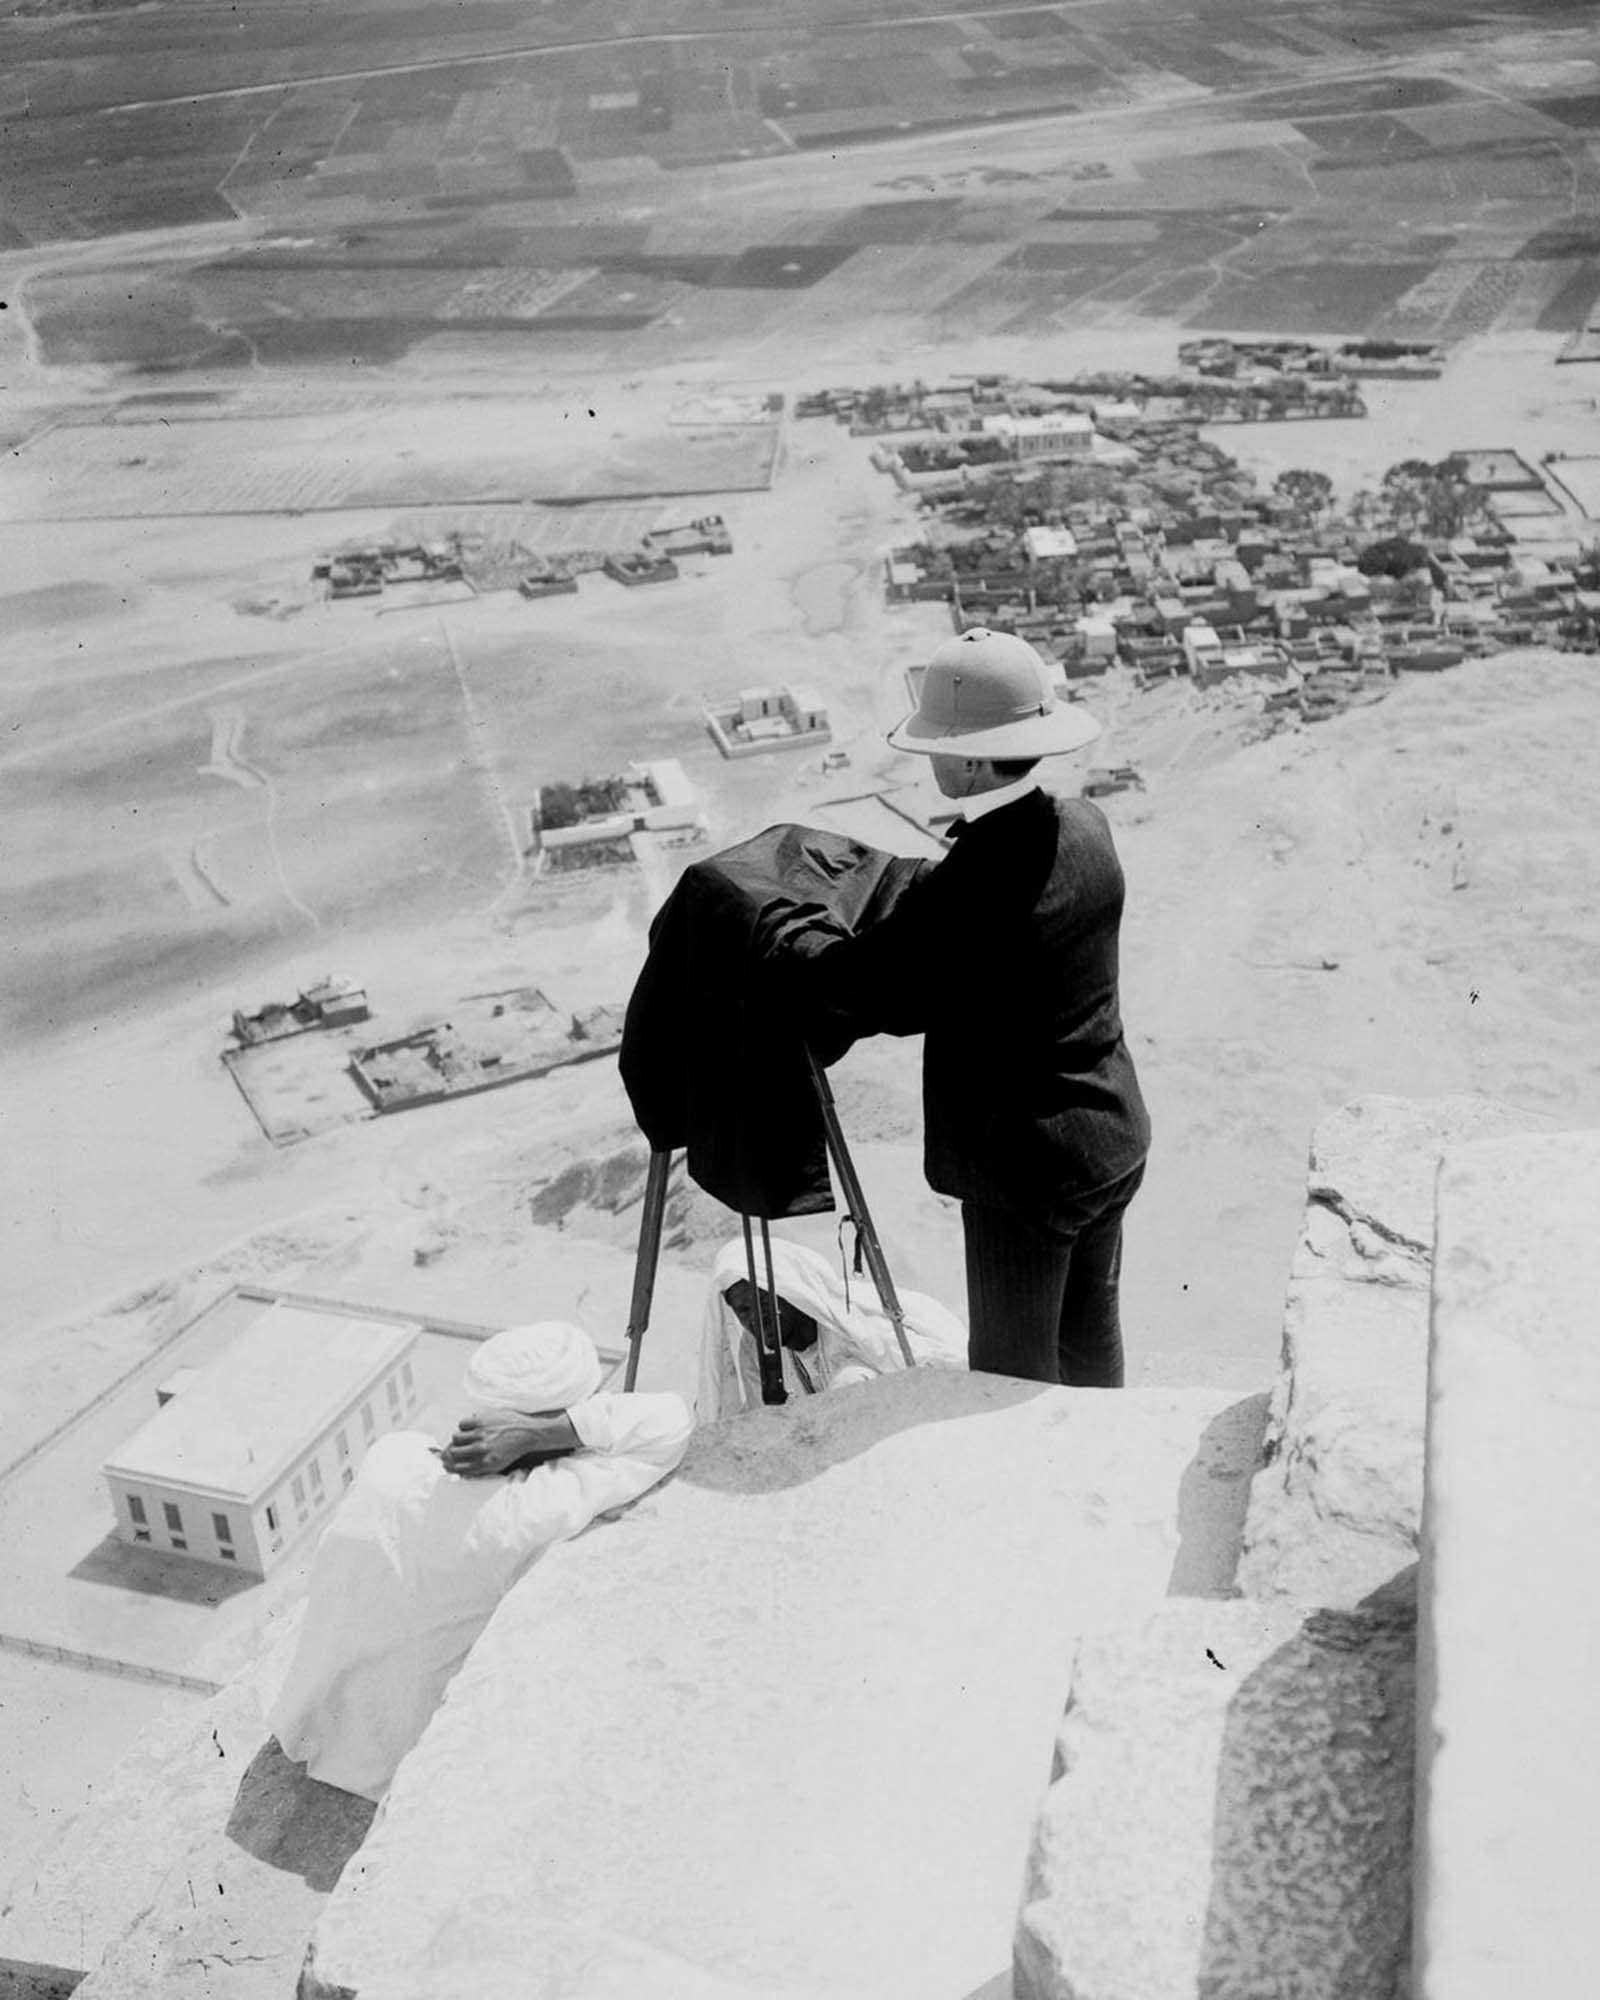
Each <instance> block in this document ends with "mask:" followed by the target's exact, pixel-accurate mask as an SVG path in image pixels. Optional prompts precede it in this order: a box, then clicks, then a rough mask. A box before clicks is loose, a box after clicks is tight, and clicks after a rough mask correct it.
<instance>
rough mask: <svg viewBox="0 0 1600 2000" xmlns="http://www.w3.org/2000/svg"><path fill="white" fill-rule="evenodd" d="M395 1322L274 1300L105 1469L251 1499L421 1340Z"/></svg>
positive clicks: (413, 1329) (128, 1476)
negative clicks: (274, 1303) (320, 1310)
mask: <svg viewBox="0 0 1600 2000" xmlns="http://www.w3.org/2000/svg"><path fill="white" fill-rule="evenodd" d="M418 1331H419V1329H418V1328H417V1327H416V1326H414V1325H407V1324H401V1325H395V1324H394V1323H393V1322H392V1321H388V1320H370V1319H362V1318H358V1317H355V1316H353V1315H350V1314H346V1313H338V1312H318V1311H314V1310H312V1309H310V1308H307V1307H302V1306H294V1305H286V1304H282V1303H280V1304H276V1305H271V1306H268V1307H267V1308H266V1309H265V1310H264V1311H263V1312H262V1313H261V1315H260V1317H259V1318H257V1319H254V1320H252V1321H251V1323H250V1324H249V1326H247V1327H246V1328H245V1329H244V1330H243V1332H242V1333H240V1334H239V1335H238V1336H237V1338H236V1339H235V1340H234V1341H233V1342H232V1343H231V1344H230V1345H229V1346H228V1347H226V1348H224V1349H223V1351H222V1352H221V1353H220V1354H218V1355H217V1356H216V1357H215V1359H214V1360H212V1361H210V1362H208V1363H207V1364H206V1365H205V1366H204V1367H203V1368H202V1369H201V1370H200V1371H199V1373H198V1374H197V1376H196V1377H195V1379H194V1381H192V1382H191V1383H190V1384H189V1385H188V1387H187V1388H185V1389H184V1390H183V1392H182V1393H181V1394H180V1395H177V1396H175V1397H174V1398H173V1399H172V1401H171V1402H170V1403H167V1404H165V1405H164V1406H163V1407H162V1408H161V1409H160V1410H158V1411H157V1412H156V1414H155V1415H154V1416H153V1417H151V1418H150V1419H149V1421H148V1422H147V1423H144V1424H142V1425H141V1426H140V1428H139V1429H138V1430H136V1431H135V1432H134V1434H133V1436H132V1437H130V1438H129V1439H128V1441H127V1442H126V1443H125V1444H123V1445H121V1446H120V1447H119V1448H118V1449H117V1450H116V1451H114V1452H112V1453H111V1455H110V1456H109V1457H108V1458H107V1459H106V1461H105V1464H104V1466H103V1468H102V1469H103V1470H104V1471H105V1472H107V1473H115V1474H118V1475H120V1476H121V1477H123V1478H125V1479H134V1480H146V1481H149V1482H150V1483H151V1484H154V1485H174V1486H185V1487H194V1488H198V1489H199V1490H200V1491H202V1492H205V1493H214V1494H217V1495H219V1496H221V1495H224V1494H225V1495H226V1496H227V1497H228V1498H230V1499H233V1500H240V1501H245V1502H248V1503H253V1502H254V1501H255V1500H256V1499H257V1498H259V1497H260V1496H262V1495H264V1494H266V1493H267V1492H269V1491H270V1490H271V1488H272V1487H273V1486H275V1485H276V1484H277V1482H278V1480H279V1479H280V1478H281V1477H282V1476H283V1474H284V1473H285V1472H287V1470H288V1469H289V1467H290V1465H292V1464H293V1463H294V1461H295V1460H296V1459H297V1458H298V1457H299V1456H300V1455H301V1453H302V1452H304V1451H305V1450H307V1449H308V1448H309V1447H310V1446H311V1445H312V1444H313V1443H314V1442H315V1441H316V1439H317V1438H318V1437H319V1436H320V1435H321V1434H322V1432H323V1431H324V1430H325V1429H326V1427H327V1426H328V1425H329V1424H331V1423H332V1422H333V1420H334V1418H335V1417H337V1416H338V1415H339V1413H340V1412H341V1411H342V1410H345V1409H348V1408H349V1406H350V1405H351V1403H353V1402H354V1401H355V1400H356V1398H357V1397H359V1396H360V1394H361V1393H362V1391H363V1390H364V1389H366V1388H368V1387H369V1386H371V1385H372V1384H374V1383H375V1382H376V1381H377V1380H378V1379H379V1378H380V1377H381V1376H382V1375H383V1374H384V1373H385V1371H386V1370H387V1369H389V1368H391V1367H393V1366H394V1364H395V1363H396V1362H397V1361H399V1359H400V1358H401V1356H402V1355H403V1354H404V1353H405V1352H406V1351H407V1349H409V1348H410V1347H411V1345H412V1343H413V1342H414V1341H415V1340H416V1338H417V1334H418Z"/></svg>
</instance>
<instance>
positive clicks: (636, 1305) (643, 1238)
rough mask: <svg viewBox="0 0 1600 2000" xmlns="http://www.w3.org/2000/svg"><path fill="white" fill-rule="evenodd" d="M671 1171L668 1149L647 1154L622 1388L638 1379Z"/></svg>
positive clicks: (670, 1157) (659, 1257) (631, 1385)
mask: <svg viewBox="0 0 1600 2000" xmlns="http://www.w3.org/2000/svg"><path fill="white" fill-rule="evenodd" d="M671 1171H672V1155H671V1153H670V1152H665V1153H652V1154H651V1155H650V1172H649V1174H648V1175H647V1176H646V1179H645V1184H644V1207H643V1209H642V1211H641V1212H640V1216H639V1254H638V1256H637V1258H636V1259H635V1260H634V1266H633V1298H632V1301H631V1302H630V1304H629V1307H628V1367H627V1372H626V1374H625V1375H624V1376H623V1378H622V1386H623V1388H624V1389H631V1388H632V1387H633V1385H634V1383H635V1381H636V1380H637V1379H638V1375H639V1349H640V1347H641V1346H642V1345H643V1343H644V1330H645V1328H646V1327H647V1326H648V1325H649V1324H650V1301H651V1299H652V1298H653V1297H654V1295H655V1289H656V1266H657V1264H658V1263H659V1262H660V1261H661V1222H662V1218H663V1216H664V1215H665V1214H666V1208H667V1176H668V1175H669V1174H670V1172H671Z"/></svg>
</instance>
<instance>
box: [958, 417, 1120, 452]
mask: <svg viewBox="0 0 1600 2000" xmlns="http://www.w3.org/2000/svg"><path fill="white" fill-rule="evenodd" d="M983 428H984V431H985V433H986V434H987V435H988V436H990V437H997V438H999V439H1000V440H1001V441H1002V442H1003V443H1004V445H1005V447H1006V449H1007V450H1008V451H1009V452H1010V454H1011V456H1012V457H1013V458H1018V459H1035V458H1088V457H1089V456H1090V454H1091V453H1092V452H1093V450H1094V445H1095V436H1094V424H1093V422H1092V420H1091V419H1090V418H1088V417H1085V416H1080V415H1078V414H1077V413H1076V412H1074V411H1070V410H1056V411H1052V412H1051V413H1050V415H1048V416H1044V417H1013V416H1009V415H1007V416H998V417H985V418H984V420H983Z"/></svg>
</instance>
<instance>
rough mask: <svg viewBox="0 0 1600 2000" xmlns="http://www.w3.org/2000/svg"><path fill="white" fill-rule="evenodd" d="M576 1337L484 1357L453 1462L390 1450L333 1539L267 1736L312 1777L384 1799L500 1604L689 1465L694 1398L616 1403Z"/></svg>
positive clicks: (361, 1483)
mask: <svg viewBox="0 0 1600 2000" xmlns="http://www.w3.org/2000/svg"><path fill="white" fill-rule="evenodd" d="M600 1376H601V1367H600V1358H599V1356H598V1355H597V1354H596V1352H595V1349H594V1343H593V1342H592V1341H591V1340H590V1339H589V1336H588V1335H587V1334H586V1333H584V1332H582V1331H581V1330H580V1329H579V1328H578V1327H575V1326H569V1325H566V1324H565V1323H563V1322H561V1321H558V1320H552V1321H547V1322H544V1323H543V1324H540V1325H536V1326H525V1327H511V1328H508V1329H507V1330H506V1331H505V1332H504V1333H497V1334H495V1335H494V1336H493V1337H492V1338H491V1339H489V1340H486V1341H485V1342H484V1343H483V1345H482V1346H481V1347H480V1348H478V1350H477V1351H476V1353H475V1354H474V1355H473V1357H472V1360H471V1362H470V1363H469V1364H468V1367H467V1371H466V1375H465V1377H464V1379H463V1383H462V1389H463V1393H464V1396H465V1399H466V1401H467V1402H468V1404H469V1405H470V1406H471V1407H472V1409H473V1411H474V1413H475V1414H474V1415H473V1416H471V1417H468V1418H466V1419H464V1420H463V1421H462V1423H461V1424H460V1425H458V1426H457V1429H456V1432H455V1435H454V1437H453V1438H452V1439H451V1442H450V1444H449V1445H448V1446H446V1447H444V1448H443V1449H442V1450H441V1448H440V1447H439V1446H438V1445H436V1444H435V1443H434V1442H433V1441H432V1440H431V1439H430V1438H428V1437H426V1436H425V1435H424V1434H423V1433H422V1432H420V1431H395V1432H391V1433H390V1435H389V1436H387V1437H382V1438H379V1439H378V1441H377V1443H376V1444H374V1445H373V1447H372V1449H371V1450H370V1451H369V1452H368V1453H367V1456H366V1458H365V1460H364V1461H363V1462H362V1465H361V1469H360V1471H359V1472H358V1473H357V1475H356V1478H355V1480H354V1482H353V1484H352V1485H351V1487H350V1490H349V1492H348V1493H347V1494H346V1495H345V1497H344V1502H343V1504H342V1505H341V1506H340V1508H339V1511H338V1512H337V1513H336V1514H335V1515H334V1517H333V1519H332V1520H331V1521H330V1522H329V1524H328V1527H327V1530H326V1532H325V1533H324V1535H323V1538H322V1542H321V1544H320V1546H319V1547H318V1549H317V1552H316V1556H315V1557H314V1559H313V1563H312V1569H311V1581H310V1589H309V1595H308V1602H307V1605H306V1615H305V1623H304V1625H303V1626H302V1628H301V1633H300V1641H299V1646H298V1650H297V1651H296V1654H295V1657H294V1662H293V1665H292V1666H291V1668H290V1670H289V1674H288V1678H287V1680H286V1681H285V1683H284V1685H283V1688H282V1689H281V1691H280V1693H279V1694H278V1697H277V1699H276V1701H275V1702H274V1703H273V1704H272V1706H271V1709H270V1712H269V1715H268V1722H269V1725H270V1727H271V1728H272V1730H273V1732H274V1734H275V1735H276V1736H277V1739H278V1742H279V1744H280V1746H281V1747H282V1749H283V1751H284V1753H285V1755H287V1756H289V1757H291V1758H294V1759H296V1760H297V1761H302V1762H304V1763H305V1765H306V1768H307V1770H308V1771H309V1773H310V1775H311V1776H312V1777H313V1778H317V1779H320V1780H321V1782H322V1783H324V1784H327V1785H336V1786H338V1787H339V1789H340V1790H341V1791H346V1792H354V1793H356V1794H358V1795H359V1796H360V1797H362V1798H367V1799H381V1798H382V1797H383V1794H384V1793H385V1791H387V1789H388V1787H389V1782H390V1780H391V1779H392V1778H393V1776H394V1773H395V1769H396V1767H397V1766H398V1764H399V1762H400V1759H401V1758H402V1757H403V1756H404V1755H405V1754H406V1752H407V1751H408V1750H409V1749H411V1747H412V1746H413V1745H414V1744H415V1743H416V1741H417V1739H418V1738H419V1737H420V1736H421V1734H422V1732H423V1730H424V1729H425V1728H426V1727H427V1724H428V1720H429V1717H430V1716H431V1715H432V1714H433V1711H434V1709H435V1708H436V1707H437V1706H438V1704H439V1701H440V1698H441V1697H442V1695H443V1694H444V1691H445V1688H446V1685H447V1684H448V1683H449V1681H450V1679H451V1676H452V1675H453V1674H454V1673H455V1671H456V1669H457V1668H458V1667H459V1666H460V1665H461V1662H462V1661H463V1660H464V1659H465V1658H466V1656H467V1653H468V1651H469V1650H470V1648H471V1646H472V1642H473V1641H474V1640H475V1639H476V1638H477V1636H478V1634H479V1633H480V1632H481V1631H482V1630H483V1628H484V1626H485V1625H486V1624H487V1623H488V1621H489V1618H490V1615H491V1613H492V1612H493V1611H494V1608H495V1606H496V1605H497V1604H498V1603H499V1602H500V1599H501V1598H502V1597H503V1596H504V1595H505V1593H506V1592H507V1591H508V1590H509V1589H510V1588H511V1586H512V1584H514V1583H515V1582H516V1581H517V1579H518V1578H519V1577H520V1576H522V1575H523V1574H524V1573H525V1572H526V1570H527V1569H528V1568H529V1566H530V1565H531V1564H532V1563H534V1562H536V1561H537V1560H538V1558H539V1557H540V1556H541V1555H542V1554H543V1553H544V1551H545V1550H546V1549H547V1548H549V1547H550V1546H551V1545H552V1544H553V1543H555V1542H559V1541H565V1540H567V1539H568V1538H569V1537H571V1536H573V1535H577V1534H580V1533H581V1532H582V1531H583V1530H584V1529H585V1528H586V1527H587V1526H588V1525H589V1523H590V1522H591V1521H593V1520H594V1519H595V1518H596V1516H597V1515H600V1514H605V1513H609V1512H611V1511H612V1510H614V1509H616V1508H619V1507H625V1506H627V1505H628V1503H629V1502H630V1501H632V1500H637V1499H638V1497H639V1496H640V1494H642V1493H645V1492H647V1491H648V1490H649V1488H650V1487H652V1486H654V1485H655V1484H656V1482H657V1481H658V1480H660V1479H663V1478H664V1477H665V1476H666V1475H667V1474H668V1473H669V1472H671V1471H672V1469H673V1468H674V1467H675V1466H676V1465H677V1463H678V1461H679V1460H680V1459H681V1458H682V1457H683V1454H684V1450H685V1448H686V1446H687V1444H688V1442H689V1432H690V1428H691V1419H690V1415H689V1411H688V1409H687V1407H686V1405H685V1404H684V1402H683V1399H682V1398H681V1397H679V1396H672V1395H648V1396H645V1395H601V1394H597V1393H596V1391H597V1390H598V1388H599V1384H600Z"/></svg>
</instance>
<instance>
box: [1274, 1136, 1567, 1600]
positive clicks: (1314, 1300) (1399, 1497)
mask: <svg viewBox="0 0 1600 2000" xmlns="http://www.w3.org/2000/svg"><path fill="white" fill-rule="evenodd" d="M1539 1122H1540V1121H1538V1120H1536V1119H1531V1118H1530V1117H1528V1116H1527V1115H1526V1114H1525V1113H1522V1112H1519V1111H1515V1110H1513V1109H1512V1108H1511V1107H1510V1106H1508V1105H1503V1104H1498V1103H1496V1102H1494V1101H1493V1100H1492V1099H1489V1098H1480V1097H1442V1098H1433V1099H1428V1100H1425V1101H1421V1102H1412V1101H1411V1100H1409V1099H1406V1098H1398V1097H1363V1098H1357V1099H1356V1100H1355V1101H1354V1102H1353V1103H1350V1104H1347V1105H1345V1106H1343V1107H1342V1108H1341V1109H1340V1110H1338V1111H1336V1112H1334V1113H1333V1114H1332V1115H1331V1116H1329V1117H1327V1118H1325V1119H1323V1120H1322V1122H1321V1123H1320V1124H1319V1125H1318V1127H1317V1130H1316V1133H1315V1135H1314V1137H1313V1139H1312V1143H1311V1160H1310V1166H1309V1170H1308V1174H1307V1189H1306V1210H1305V1218H1304V1222H1303V1225H1302V1228H1301V1233H1300V1240H1299V1243H1298V1245H1297V1247H1296V1250H1295V1256H1294V1262H1293V1265H1292V1267H1291V1272H1290V1278H1289V1289H1288V1295H1287V1298H1286V1301H1285V1306H1284V1335H1283V1359H1282V1362H1281V1365H1280V1369H1279V1375H1278V1382H1277V1385H1276V1388H1275V1390H1274V1392H1273V1407H1272V1414H1271V1417H1270V1419H1269V1422H1268V1426H1267V1443H1266V1462H1265V1464H1264V1465H1263V1467H1262V1470H1261V1471H1260V1472H1259V1473H1258V1474H1257V1476H1256V1480H1255V1485H1254V1489H1253V1491H1252V1494H1251V1499H1250V1511H1249V1515H1248V1517H1247V1520H1246V1524H1245V1539H1244V1551H1243V1555H1242V1557H1241V1560H1240V1567H1239V1581H1240V1584H1241V1586H1242V1587H1243V1588H1244V1589H1245V1590H1246V1591H1247V1592H1249V1593H1250V1594H1251V1595H1252V1596H1259V1597H1270V1596H1274V1595H1282V1596H1286V1597H1289V1598H1292V1599H1298V1600H1303V1601H1306V1602H1312V1603H1322V1604H1345V1605H1350V1604H1355V1603H1357V1602H1359V1601H1360V1599H1361V1598H1362V1597H1364V1596H1365V1595H1366V1594H1367V1593H1368V1592H1369V1591H1371V1590H1375V1589H1377V1588H1379V1587H1380V1586H1381V1585H1382V1584H1383V1583H1384V1582H1385V1580H1386V1579H1388V1578H1389V1577H1392V1576H1393V1575H1395V1573H1396V1572H1397V1571H1399V1570H1401V1569H1403V1568H1404V1567H1405V1566H1406V1565H1407V1564H1409V1563H1412V1562H1414V1561H1415V1560H1416V1554H1417V1542H1418V1534H1419V1528H1420V1521H1421V1511H1422V1434H1423V1422H1424V1415H1425V1410H1426V1402H1427V1347H1428V1280H1429V1271H1430V1267H1431V1263H1432V1242H1433V1184H1434V1179H1435V1176H1436V1173H1437V1170H1438V1162H1439V1158H1440V1155H1441V1154H1442V1153H1443V1152H1444V1151H1445V1149H1446V1148H1447V1147H1449V1146H1452V1145H1457V1144H1460V1143H1462V1142H1463V1141H1470V1140H1475V1139H1480V1138H1483V1137H1485V1136H1490V1135H1495V1136H1498V1135H1501V1134H1504V1133H1507V1132H1515V1131H1525V1130H1526V1129H1527V1128H1528V1127H1529V1125H1530V1124H1536V1123H1539Z"/></svg>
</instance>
